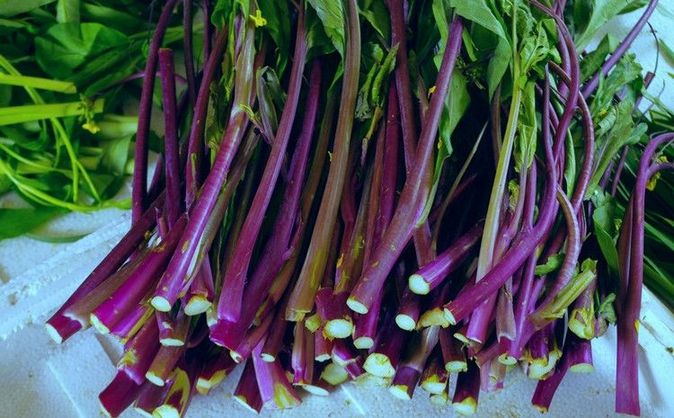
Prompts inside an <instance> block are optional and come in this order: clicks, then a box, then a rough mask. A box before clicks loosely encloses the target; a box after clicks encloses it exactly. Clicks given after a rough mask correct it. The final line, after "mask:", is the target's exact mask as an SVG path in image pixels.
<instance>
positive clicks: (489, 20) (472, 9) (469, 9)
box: [449, 0, 508, 41]
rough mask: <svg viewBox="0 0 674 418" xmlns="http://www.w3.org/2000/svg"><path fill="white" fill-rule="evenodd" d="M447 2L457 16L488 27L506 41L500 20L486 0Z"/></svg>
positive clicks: (450, 0) (452, 0) (453, 0)
mask: <svg viewBox="0 0 674 418" xmlns="http://www.w3.org/2000/svg"><path fill="white" fill-rule="evenodd" d="M449 4H450V6H451V7H453V8H454V12H455V13H456V14H458V15H459V16H462V17H463V18H465V19H467V20H470V21H472V22H475V23H477V24H478V25H480V26H483V27H484V28H486V29H489V30H490V31H492V32H494V33H495V34H496V35H498V36H499V37H501V38H503V39H505V40H506V41H508V38H507V36H506V32H505V30H504V29H503V25H501V22H499V20H498V19H497V18H496V16H494V13H493V12H492V10H491V8H490V7H489V5H488V3H487V0H472V1H466V0H449Z"/></svg>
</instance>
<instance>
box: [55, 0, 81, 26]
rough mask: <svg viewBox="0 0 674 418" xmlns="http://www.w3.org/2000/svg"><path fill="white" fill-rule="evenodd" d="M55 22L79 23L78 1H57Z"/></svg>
mask: <svg viewBox="0 0 674 418" xmlns="http://www.w3.org/2000/svg"><path fill="white" fill-rule="evenodd" d="M56 21H57V22H59V23H71V22H72V23H79V21H80V0H58V3H56Z"/></svg>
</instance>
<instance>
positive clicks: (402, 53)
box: [48, 0, 674, 416]
mask: <svg viewBox="0 0 674 418" xmlns="http://www.w3.org/2000/svg"><path fill="white" fill-rule="evenodd" d="M178 3H179V2H178V1H177V0H168V1H166V2H164V5H163V9H162V11H161V15H160V16H159V18H158V21H157V23H156V27H155V29H154V33H153V35H152V39H151V41H150V43H149V46H148V48H147V63H146V66H145V70H144V74H145V75H147V74H155V73H157V71H158V78H157V80H155V77H148V76H145V77H143V86H142V92H141V95H140V99H139V108H138V126H137V132H136V137H135V151H134V154H135V155H134V171H133V192H132V219H133V221H132V226H131V229H130V230H129V232H128V233H127V234H126V235H125V236H124V238H123V239H122V240H121V241H120V243H119V244H118V245H117V246H116V247H115V248H114V249H113V250H112V251H111V252H110V253H109V254H108V255H107V256H106V257H105V259H104V260H103V261H102V262H101V264H100V265H99V266H98V267H97V268H96V269H95V270H94V271H93V272H92V273H91V275H90V276H89V277H87V279H86V280H85V281H84V282H83V283H82V285H81V286H80V287H79V288H78V289H77V291H76V292H75V293H74V294H73V295H72V296H71V297H70V298H69V299H68V300H67V301H66V302H65V304H64V305H63V306H62V307H61V308H60V309H59V310H58V311H57V312H56V313H55V314H54V315H53V316H52V317H51V318H50V319H49V321H48V329H49V332H50V334H51V335H52V336H53V338H54V339H55V340H57V341H58V342H62V341H64V340H66V339H67V338H69V337H70V336H72V335H73V334H74V333H75V332H77V331H79V330H81V329H84V328H87V327H88V326H89V325H93V327H94V328H95V329H96V330H98V331H99V332H101V333H105V334H111V335H114V336H116V337H117V338H119V340H120V341H121V342H122V343H123V344H124V356H123V357H122V359H121V360H120V362H119V364H118V367H117V368H118V371H117V374H116V376H115V378H114V380H113V381H112V382H111V383H110V384H109V386H108V387H106V388H105V389H104V390H103V391H102V392H101V394H100V396H99V398H100V401H101V405H102V407H103V410H104V411H105V412H106V413H107V414H108V415H110V416H117V415H119V414H120V413H121V412H122V411H123V410H125V409H126V408H128V407H130V406H131V405H133V406H134V408H136V409H137V410H138V411H140V412H143V413H146V414H148V415H152V416H182V415H183V414H184V413H185V411H186V409H187V407H188V404H189V402H190V399H191V398H192V396H195V395H196V394H197V393H199V394H206V393H208V392H209V391H210V390H211V389H212V388H213V387H214V386H215V385H217V384H219V383H220V382H221V381H222V380H223V379H225V378H226V376H227V375H228V374H229V373H230V372H231V371H232V370H233V369H234V368H235V367H236V366H237V364H243V366H242V367H243V372H242V375H241V378H240V380H239V382H238V385H237V388H236V390H235V393H234V397H235V399H237V400H238V401H239V402H240V403H241V404H243V405H244V406H246V407H248V408H249V409H251V410H254V411H260V410H261V408H262V407H263V406H265V407H268V408H288V407H293V406H296V405H298V404H299V403H300V395H299V393H300V390H306V391H309V392H311V393H314V394H317V395H328V394H329V393H330V391H332V390H333V389H334V388H335V386H337V385H339V384H341V383H343V382H346V381H348V380H354V379H360V378H362V377H363V376H375V377H377V378H381V381H382V382H384V384H386V385H389V388H390V392H391V393H392V394H393V395H395V396H397V397H399V398H402V399H409V398H411V397H412V395H413V393H414V391H415V389H416V387H417V386H421V388H422V389H423V390H425V391H426V392H428V393H429V395H430V399H431V401H432V402H434V403H438V404H450V403H451V404H452V405H453V407H454V408H455V409H456V411H458V412H460V413H463V414H469V413H473V412H475V411H476V409H477V403H478V396H479V392H480V390H485V391H491V390H498V389H501V388H503V387H504V385H505V381H506V376H507V371H508V370H510V369H512V368H513V367H515V366H517V365H519V366H520V367H521V368H522V369H523V370H524V373H525V374H526V375H527V376H528V377H530V378H532V379H536V380H538V384H537V387H536V390H535V392H534V394H533V397H532V400H531V402H532V404H533V405H534V406H535V407H537V408H538V409H540V410H543V411H545V410H547V409H548V407H549V406H550V403H551V401H552V399H553V396H554V393H555V390H556V389H557V387H558V386H559V384H560V382H561V381H562V379H563V377H564V375H565V374H566V373H567V372H586V371H590V370H592V349H591V343H592V340H593V339H594V338H596V337H599V336H601V335H602V334H603V333H604V332H605V331H606V330H607V328H608V326H609V324H611V323H615V324H616V325H617V331H618V342H617V344H618V346H617V352H618V356H617V375H616V411H618V412H622V413H628V414H633V415H638V414H639V387H638V350H639V349H638V329H639V308H640V302H641V291H642V281H643V278H644V271H645V267H646V268H647V269H648V268H650V269H651V270H652V269H653V268H654V267H653V266H652V265H651V264H652V263H649V262H648V258H645V257H644V248H645V236H646V235H645V227H647V226H648V225H649V224H647V223H646V221H645V219H649V221H650V222H652V221H651V218H652V217H655V218H657V219H658V220H659V222H667V221H668V220H667V218H666V216H667V214H666V212H665V215H664V216H662V215H657V213H655V212H654V213H653V214H652V215H651V216H650V217H647V216H646V210H645V205H646V196H647V194H648V193H647V190H649V189H652V188H653V187H654V183H656V182H658V183H660V182H661V181H658V178H657V176H658V175H659V173H660V172H661V171H662V170H664V169H668V168H672V167H674V166H673V165H672V163H670V162H668V160H667V158H666V153H664V154H663V150H665V149H666V148H665V147H666V146H667V145H668V144H669V143H670V142H671V141H672V140H673V139H674V134H672V133H666V132H664V133H663V129H662V127H663V124H665V122H666V118H664V120H665V122H662V120H663V118H660V119H658V118H649V117H648V115H644V114H642V113H641V112H640V111H639V106H638V104H639V102H640V101H641V99H642V96H643V94H644V87H645V86H646V85H647V84H648V82H649V80H650V78H652V74H646V75H645V76H642V74H641V67H640V66H639V64H638V63H637V62H636V60H635V57H634V55H631V54H628V53H627V52H628V49H629V46H630V44H631V43H632V41H633V40H634V38H635V37H636V35H637V34H638V33H639V32H640V31H641V30H642V29H643V28H644V26H645V25H646V22H647V20H648V18H649V17H650V15H651V14H652V13H653V11H654V9H655V7H656V5H657V1H656V0H651V1H649V2H647V4H645V3H646V2H644V1H641V0H635V1H620V2H612V1H589V0H575V1H569V2H568V4H567V2H566V1H565V0H557V1H545V0H530V1H527V0H474V1H471V2H466V1H463V0H434V1H416V0H410V1H404V0H387V1H384V0H363V1H356V0H344V1H319V0H308V1H307V2H303V1H295V2H284V1H275V0H257V1H255V0H236V1H227V0H222V1H217V2H215V3H214V4H212V3H211V2H208V1H204V2H201V3H199V5H198V6H199V9H200V11H198V14H199V15H203V16H205V17H206V22H207V23H206V24H204V26H203V30H202V31H200V32H197V33H199V36H200V37H201V40H200V43H201V44H202V45H203V52H202V54H203V57H204V59H203V64H201V63H199V62H198V61H197V60H195V59H194V52H195V51H194V48H193V45H192V43H193V39H192V34H193V31H192V22H193V17H194V16H195V14H196V13H197V7H196V5H193V4H192V2H191V1H190V0H185V1H184V2H182V3H181V5H178ZM644 5H645V8H644V9H643V11H642V13H643V16H642V18H641V19H640V20H639V22H638V23H637V24H636V25H635V26H634V28H633V29H632V30H631V32H630V33H629V34H628V35H627V36H626V37H625V39H622V40H621V41H620V42H617V43H616V42H615V40H614V39H613V38H610V37H604V38H603V40H601V41H600V42H599V44H598V46H597V47H596V48H595V49H594V50H591V51H588V50H587V46H588V44H589V42H590V40H591V39H593V38H594V37H595V35H596V33H597V31H598V30H599V28H600V27H601V26H602V25H603V24H604V23H606V21H608V20H609V19H611V18H613V17H614V16H615V15H617V14H619V13H624V12H628V11H633V10H636V9H638V8H640V7H642V6H644ZM176 10H177V11H179V12H181V13H182V15H183V16H184V19H183V22H184V24H183V29H184V36H183V41H184V42H183V43H184V48H183V54H182V55H183V57H184V61H183V60H180V62H181V66H182V63H183V62H184V68H185V72H184V74H185V79H186V88H184V89H179V88H177V86H176V82H175V81H176V78H177V77H178V76H177V75H176V69H175V66H176V62H178V60H176V58H175V56H174V52H173V51H172V50H171V49H167V48H162V47H161V46H162V42H163V40H164V39H165V38H166V37H167V36H169V34H168V31H167V27H168V26H169V22H170V21H171V19H172V18H173V14H174V13H175V12H176ZM158 90H160V91H161V104H162V106H161V107H162V110H163V120H162V121H161V122H162V124H163V131H164V133H163V138H162V154H161V164H160V165H159V169H158V170H159V171H158V172H157V173H158V174H157V175H155V176H154V178H153V180H152V181H151V184H149V185H148V164H147V161H148V145H149V135H150V122H151V118H156V117H157V116H153V115H152V112H151V109H152V97H153V94H155V92H156V91H158ZM658 123H659V125H658ZM621 153H622V155H623V157H622V158H621ZM626 162H627V163H629V164H627V165H626ZM623 167H629V168H630V170H627V171H629V172H630V175H629V176H624V177H625V178H622V179H621V173H622V171H624V170H623ZM668 184H671V183H668ZM669 222H670V227H671V220H670V221H669ZM665 238H667V237H666V236H665ZM644 260H646V264H645V262H644ZM646 277H649V275H648V274H647V275H646ZM670 286H671V284H670ZM663 288H665V287H663ZM661 294H664V295H665V296H668V297H671V296H672V293H671V291H670V293H667V292H664V293H661ZM450 376H456V383H455V384H452V385H450V384H449V380H450ZM417 395H419V392H417Z"/></svg>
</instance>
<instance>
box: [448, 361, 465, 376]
mask: <svg viewBox="0 0 674 418" xmlns="http://www.w3.org/2000/svg"><path fill="white" fill-rule="evenodd" d="M445 370H447V373H459V372H465V371H466V370H468V363H466V362H465V361H460V360H453V361H448V362H447V363H445Z"/></svg>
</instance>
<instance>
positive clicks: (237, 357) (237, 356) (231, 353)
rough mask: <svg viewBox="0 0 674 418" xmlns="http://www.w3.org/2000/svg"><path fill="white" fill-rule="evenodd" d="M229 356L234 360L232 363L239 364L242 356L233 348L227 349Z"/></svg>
mask: <svg viewBox="0 0 674 418" xmlns="http://www.w3.org/2000/svg"><path fill="white" fill-rule="evenodd" d="M229 356H230V357H231V358H232V360H234V363H236V364H239V363H241V362H242V361H243V356H242V355H241V354H239V353H237V352H236V351H234V350H230V351H229ZM272 361H273V360H272Z"/></svg>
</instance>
